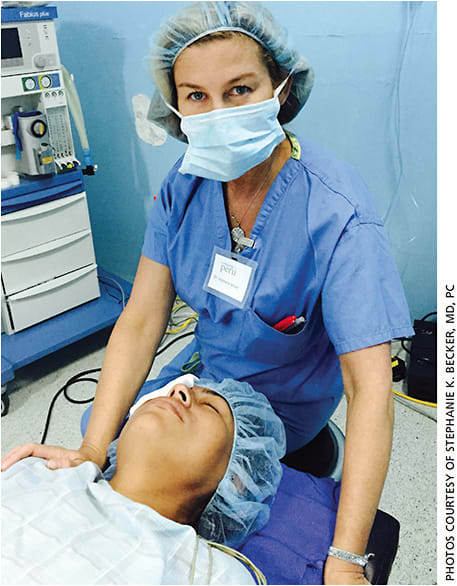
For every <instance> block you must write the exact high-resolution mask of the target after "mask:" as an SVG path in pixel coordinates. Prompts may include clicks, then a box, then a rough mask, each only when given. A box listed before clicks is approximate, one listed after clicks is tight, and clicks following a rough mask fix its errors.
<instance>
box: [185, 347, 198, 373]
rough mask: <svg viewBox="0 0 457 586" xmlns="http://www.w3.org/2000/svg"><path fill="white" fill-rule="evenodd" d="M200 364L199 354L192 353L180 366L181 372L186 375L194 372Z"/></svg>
mask: <svg viewBox="0 0 457 586" xmlns="http://www.w3.org/2000/svg"><path fill="white" fill-rule="evenodd" d="M200 363H201V360H200V354H199V353H198V352H194V353H193V354H192V356H191V357H190V359H189V360H188V361H187V362H186V363H185V364H183V365H182V366H181V372H184V373H186V374H188V373H189V372H194V370H195V369H196V368H197V366H198V365H199V364H200Z"/></svg>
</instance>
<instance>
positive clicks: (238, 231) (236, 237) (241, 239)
mask: <svg viewBox="0 0 457 586" xmlns="http://www.w3.org/2000/svg"><path fill="white" fill-rule="evenodd" d="M272 167H273V161H272V162H271V165H270V169H269V171H268V173H267V175H266V176H265V179H264V180H263V181H262V184H261V186H260V187H259V189H258V190H257V191H256V192H255V194H254V195H253V197H252V198H251V201H250V202H249V205H248V207H247V208H246V209H245V211H244V214H243V216H242V217H241V220H238V219H237V217H236V216H235V214H234V213H233V212H230V217H231V218H232V220H233V221H234V222H236V226H234V227H233V228H232V229H231V230H230V234H231V236H232V241H233V246H234V248H233V251H234V252H241V251H242V250H243V249H244V248H245V247H246V246H248V247H249V248H252V247H253V246H254V244H255V243H254V240H253V239H252V238H248V237H247V236H246V232H245V231H244V230H243V228H242V227H241V222H242V221H243V220H244V218H245V217H246V214H247V213H248V211H249V210H250V208H251V205H252V204H253V202H254V200H255V199H256V198H257V196H258V195H259V193H260V192H261V191H262V189H263V188H264V187H265V185H266V183H267V181H268V179H269V177H270V174H271V169H272Z"/></svg>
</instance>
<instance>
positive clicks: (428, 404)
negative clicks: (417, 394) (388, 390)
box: [392, 389, 437, 407]
mask: <svg viewBox="0 0 457 586" xmlns="http://www.w3.org/2000/svg"><path fill="white" fill-rule="evenodd" d="M392 393H394V395H398V396H399V397H402V399H407V400H408V401H412V402H413V403H419V405H426V406H427V407H436V405H437V404H436V403H429V402H428V401H421V400H419V399H414V397H408V395H404V394H403V393H399V392H398V391H395V390H394V389H392Z"/></svg>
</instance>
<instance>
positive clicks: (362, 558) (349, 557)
mask: <svg viewBox="0 0 457 586" xmlns="http://www.w3.org/2000/svg"><path fill="white" fill-rule="evenodd" d="M328 555H331V556H332V557H334V558H337V559H339V560H344V561H345V562H350V563H351V564H357V565H358V566H362V568H364V567H365V566H366V565H367V563H368V560H369V559H370V558H371V557H373V556H374V554H373V553H369V554H366V555H357V554H355V553H351V552H349V551H344V549H338V548H337V547H333V546H332V545H331V546H330V547H329V548H328Z"/></svg>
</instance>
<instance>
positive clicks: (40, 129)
mask: <svg viewBox="0 0 457 586" xmlns="http://www.w3.org/2000/svg"><path fill="white" fill-rule="evenodd" d="M47 130H48V128H47V126H46V122H45V121H44V120H35V121H34V122H33V124H32V128H31V131H32V134H33V136H36V137H37V138H42V137H43V136H44V135H45V134H46V132H47Z"/></svg>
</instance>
